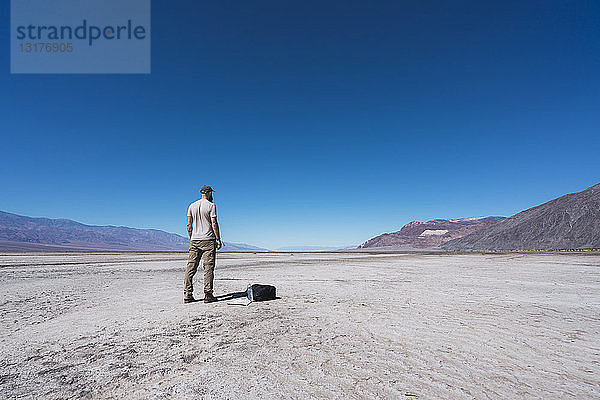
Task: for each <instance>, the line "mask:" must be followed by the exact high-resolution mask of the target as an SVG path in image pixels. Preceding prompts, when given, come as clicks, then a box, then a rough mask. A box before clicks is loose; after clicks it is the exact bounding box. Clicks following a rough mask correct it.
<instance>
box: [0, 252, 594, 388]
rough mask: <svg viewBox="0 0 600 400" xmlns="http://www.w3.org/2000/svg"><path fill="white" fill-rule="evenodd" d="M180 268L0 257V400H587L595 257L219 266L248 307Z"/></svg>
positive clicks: (351, 258)
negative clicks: (251, 295)
mask: <svg viewBox="0 0 600 400" xmlns="http://www.w3.org/2000/svg"><path fill="white" fill-rule="evenodd" d="M185 263H186V255H185V254H177V253H167V254H165V253H163V254H156V253H155V254H152V253H146V254H143V253H139V254H119V253H113V254H108V253H107V254H98V253H96V254H0V285H1V289H2V290H1V293H0V305H1V306H0V329H1V330H0V349H1V353H0V354H1V356H0V357H1V358H0V371H1V372H0V373H1V375H0V398H2V399H21V398H23V399H113V398H118V399H237V398H240V396H245V397H246V398H261V399H310V398H313V399H338V398H349V399H378V398H379V399H403V398H405V399H411V398H418V399H448V398H453V399H461V398H464V399H474V398H475V399H487V398H489V399H499V398H503V399H504V398H544V399H549V398H573V399H586V398H589V399H591V398H599V397H600V256H599V255H594V254H589V255H583V254H579V255H576V254H572V255H562V254H504V255H503V254H493V255H489V254H488V255H486V254H466V255H451V254H433V255H428V254H363V253H329V254H293V255H292V254H220V255H219V256H218V259H217V271H216V281H215V285H216V294H217V295H222V294H227V293H232V292H238V291H241V290H244V289H245V288H246V285H247V284H248V283H265V284H272V285H275V286H276V287H277V290H278V295H279V296H280V298H279V299H277V300H274V301H270V302H263V303H252V304H250V305H249V306H247V307H244V306H239V305H238V306H236V305H231V304H228V302H227V301H219V302H217V303H214V304H203V303H192V304H186V305H184V304H183V303H182V284H183V282H182V281H183V271H184V268H185ZM200 277H201V274H200V273H199V274H198V275H197V278H198V279H201V278H200ZM196 287H197V288H201V284H199V282H198V283H197V284H196Z"/></svg>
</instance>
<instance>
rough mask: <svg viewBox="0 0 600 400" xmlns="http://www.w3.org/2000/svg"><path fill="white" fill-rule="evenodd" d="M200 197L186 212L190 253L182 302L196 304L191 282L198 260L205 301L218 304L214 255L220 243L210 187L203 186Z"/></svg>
mask: <svg viewBox="0 0 600 400" xmlns="http://www.w3.org/2000/svg"><path fill="white" fill-rule="evenodd" d="M200 194H201V195H202V198H201V199H200V200H198V201H195V202H193V203H192V204H190V207H189V208H188V213H187V230H188V235H190V253H189V257H188V264H187V268H186V269H185V287H184V297H183V302H184V303H191V302H194V301H196V299H194V296H193V292H194V285H193V279H194V275H195V274H196V271H197V270H198V264H200V259H201V258H202V266H203V268H204V302H205V303H212V302H213V301H217V299H216V298H215V296H213V278H214V270H215V256H216V252H217V249H220V248H221V247H222V246H223V244H222V243H221V235H220V234H219V224H218V223H217V207H216V206H215V205H214V204H213V202H212V201H213V195H212V194H213V190H212V188H211V187H210V186H207V185H204V186H202V188H201V189H200Z"/></svg>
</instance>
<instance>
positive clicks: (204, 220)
mask: <svg viewBox="0 0 600 400" xmlns="http://www.w3.org/2000/svg"><path fill="white" fill-rule="evenodd" d="M187 215H188V217H192V221H193V222H194V227H193V230H192V237H191V239H190V240H211V239H216V236H215V233H214V232H213V229H212V223H211V218H213V217H214V218H216V217H217V206H215V205H214V203H211V202H210V201H208V200H206V199H200V200H198V201H195V202H193V203H192V204H190V206H189V208H188V213H187Z"/></svg>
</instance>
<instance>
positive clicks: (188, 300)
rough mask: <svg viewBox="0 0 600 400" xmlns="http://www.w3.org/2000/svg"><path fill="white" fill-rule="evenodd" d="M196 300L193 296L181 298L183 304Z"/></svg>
mask: <svg viewBox="0 0 600 400" xmlns="http://www.w3.org/2000/svg"><path fill="white" fill-rule="evenodd" d="M196 301H198V300H196V299H195V298H194V297H186V298H184V299H183V303H184V304H187V303H194V302H196Z"/></svg>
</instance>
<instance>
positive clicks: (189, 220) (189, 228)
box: [187, 215, 194, 239]
mask: <svg viewBox="0 0 600 400" xmlns="http://www.w3.org/2000/svg"><path fill="white" fill-rule="evenodd" d="M193 228H194V220H193V219H192V217H191V215H188V217H187V231H188V235H189V236H190V239H191V238H192V232H193Z"/></svg>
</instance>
